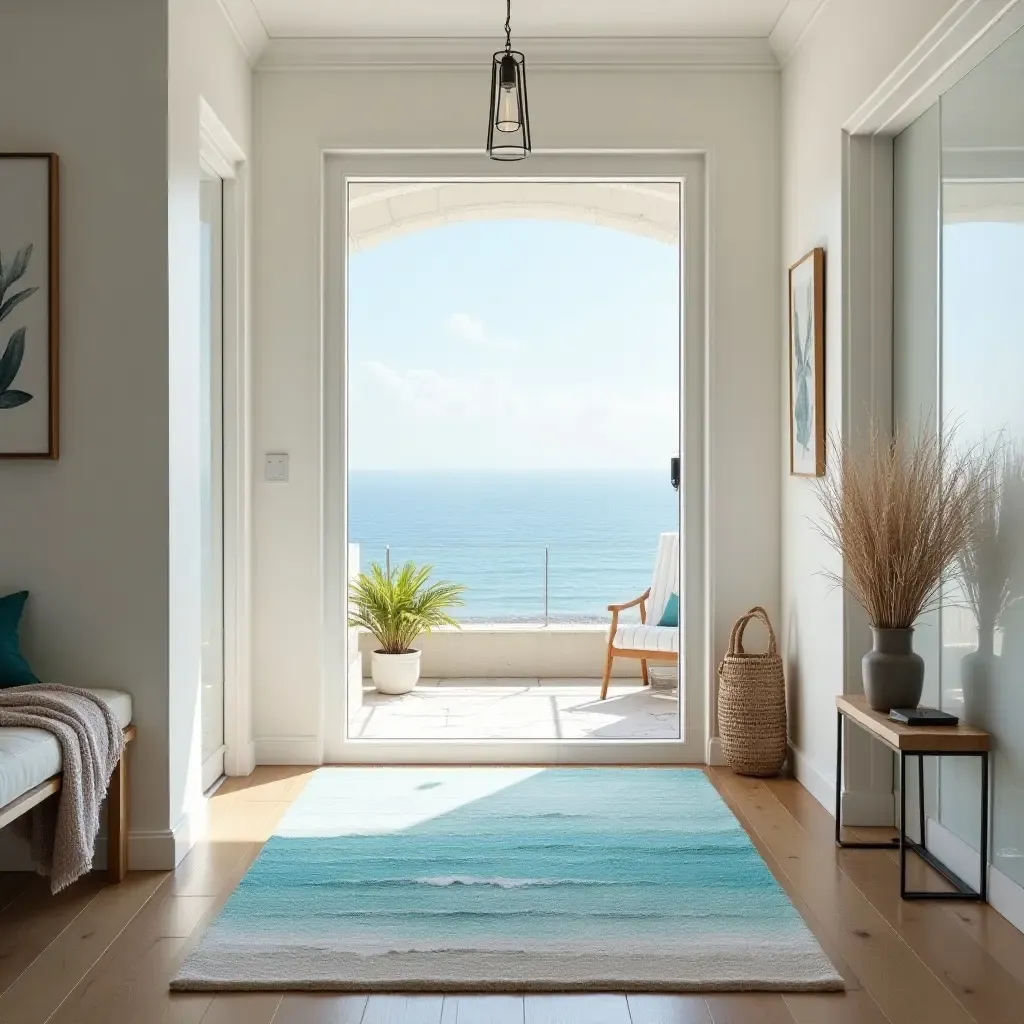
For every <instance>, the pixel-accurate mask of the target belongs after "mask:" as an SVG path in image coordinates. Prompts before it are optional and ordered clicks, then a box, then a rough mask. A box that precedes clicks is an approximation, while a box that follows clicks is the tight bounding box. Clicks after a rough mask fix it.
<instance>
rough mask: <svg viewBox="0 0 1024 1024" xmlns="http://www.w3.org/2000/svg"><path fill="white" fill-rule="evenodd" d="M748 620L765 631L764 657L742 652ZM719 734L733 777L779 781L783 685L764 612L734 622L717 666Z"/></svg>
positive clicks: (783, 742)
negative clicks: (748, 776)
mask: <svg viewBox="0 0 1024 1024" xmlns="http://www.w3.org/2000/svg"><path fill="white" fill-rule="evenodd" d="M751 619H759V620H760V621H761V622H763V623H764V624H765V626H767V627H768V638H769V639H768V651H767V653H766V654H747V652H746V651H744V650H743V631H744V630H745V629H746V628H747V623H748V622H750V620H751ZM718 731H719V735H720V736H721V740H722V752H723V753H724V755H725V761H726V764H728V765H729V767H730V768H732V770H733V771H734V772H736V773H737V774H738V775H756V776H759V777H762V778H763V777H766V776H769V775H778V774H779V771H780V770H781V768H782V765H783V764H784V763H785V760H786V753H787V745H786V683H785V680H784V679H783V675H782V658H780V657H779V650H778V645H777V644H776V642H775V630H774V629H772V624H771V622H770V621H769V620H768V613H767V612H766V611H765V610H764V609H763V608H760V607H758V608H751V609H750V611H749V612H747V614H746V615H744V616H743V617H742V618H740V619H738V620H737V622H736V625H735V626H733V627H732V636H730V637H729V652H728V653H727V654H726V656H725V658H724V659H723V661H722V664H721V665H719V666H718Z"/></svg>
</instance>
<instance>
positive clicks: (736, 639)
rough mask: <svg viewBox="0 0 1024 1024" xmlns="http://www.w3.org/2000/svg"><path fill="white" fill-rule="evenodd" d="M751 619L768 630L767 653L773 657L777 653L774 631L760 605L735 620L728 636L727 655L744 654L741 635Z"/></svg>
mask: <svg viewBox="0 0 1024 1024" xmlns="http://www.w3.org/2000/svg"><path fill="white" fill-rule="evenodd" d="M751 619H757V620H758V621H760V622H763V623H764V624H765V627H766V628H767V630H768V653H769V654H770V655H772V656H773V657H774V656H776V655H777V654H778V653H779V648H778V644H777V643H776V641H775V630H774V629H772V624H771V620H770V619H769V618H768V613H767V612H766V611H765V610H764V609H763V608H762V607H761V606H760V605H757V606H756V607H754V608H751V609H750V611H749V612H747V614H746V615H743V616H741V617H740V618H738V619H737V620H736V624H735V625H734V626H733V627H732V633H731V634H730V636H729V654H730V655H736V654H746V651H744V650H743V633H744V630H746V628H747V623H748V622H750V620H751Z"/></svg>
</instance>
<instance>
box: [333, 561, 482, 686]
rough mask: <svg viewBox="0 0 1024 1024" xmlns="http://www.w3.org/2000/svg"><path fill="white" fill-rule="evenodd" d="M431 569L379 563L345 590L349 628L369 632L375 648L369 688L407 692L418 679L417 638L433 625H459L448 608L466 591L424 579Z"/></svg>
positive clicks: (458, 600)
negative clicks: (384, 566)
mask: <svg viewBox="0 0 1024 1024" xmlns="http://www.w3.org/2000/svg"><path fill="white" fill-rule="evenodd" d="M433 570H434V567H433V566H431V565H423V566H417V565H416V564H415V563H413V562H406V563H405V565H403V566H402V567H401V568H398V569H389V570H385V569H383V568H382V567H381V566H380V565H379V564H378V563H377V562H374V563H373V564H372V565H371V566H370V571H369V572H368V573H366V572H361V573H360V574H359V575H358V576H357V577H356V578H355V579H354V580H353V581H352V585H351V587H350V589H349V609H350V611H349V625H350V626H356V627H359V628H362V629H365V630H368V631H369V632H370V633H372V634H373V637H374V639H375V640H376V641H377V644H378V645H379V646H378V647H377V649H375V650H374V652H373V655H372V659H371V674H372V676H373V685H374V686H376V687H377V689H378V690H379V691H380V692H381V693H388V694H401V693H409V692H410V691H411V690H412V689H413V688H414V687H415V686H416V683H417V682H418V681H419V678H420V655H421V653H422V652H421V651H418V650H414V649H413V646H412V645H413V644H414V643H415V642H416V639H417V637H419V636H421V635H422V634H424V633H427V634H429V633H430V631H431V630H432V629H434V628H436V627H437V626H454V627H455V628H456V629H458V628H459V624H458V622H456V621H455V619H453V618H452V617H451V615H449V614H448V609H450V608H455V607H458V606H460V605H462V604H463V600H462V595H463V593H464V592H465V589H466V588H465V587H463V586H461V585H459V584H457V583H446V582H440V583H433V584H430V585H429V586H428V584H427V581H428V580H429V578H430V574H431V573H432V572H433Z"/></svg>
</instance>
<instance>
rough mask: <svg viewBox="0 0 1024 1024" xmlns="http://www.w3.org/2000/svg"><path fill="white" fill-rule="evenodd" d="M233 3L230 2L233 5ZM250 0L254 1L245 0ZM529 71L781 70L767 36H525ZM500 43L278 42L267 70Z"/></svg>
mask: <svg viewBox="0 0 1024 1024" xmlns="http://www.w3.org/2000/svg"><path fill="white" fill-rule="evenodd" d="M226 2H227V0H226ZM245 2H246V3H248V2H250V0H245ZM516 46H517V47H518V48H519V49H521V50H522V51H523V52H524V53H525V54H526V59H527V65H528V66H529V67H538V66H547V67H585V66H595V67H632V68H676V67H703V68H721V69H730V70H749V71H777V70H778V67H779V64H778V61H777V60H776V58H775V54H774V53H773V52H772V48H771V46H770V45H769V43H768V40H767V39H696V38H685V39H684V38H671V37H669V38H660V39H656V38H647V37H630V38H623V37H618V38H550V37H549V38H539V37H538V38H532V39H530V38H525V39H524V38H518V39H516ZM499 48H500V46H499V43H498V41H496V40H495V39H493V38H486V39H479V38H477V39H470V38H447V39H430V38H423V37H417V38H397V37H392V38H367V37H350V38H346V39H271V40H270V41H269V43H268V44H267V46H266V48H265V49H264V50H263V54H262V56H261V57H260V59H259V62H258V67H259V69H260V70H267V71H285V70H299V69H303V68H305V69H317V68H321V69H322V68H339V67H395V66H403V65H407V66H420V67H422V66H449V67H452V66H454V67H458V66H473V67H475V66H477V65H480V64H481V63H483V64H486V63H487V61H488V59H489V58H490V56H491V54H492V53H494V51H495V50H496V49H499Z"/></svg>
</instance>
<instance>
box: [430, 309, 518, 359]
mask: <svg viewBox="0 0 1024 1024" xmlns="http://www.w3.org/2000/svg"><path fill="white" fill-rule="evenodd" d="M444 327H445V330H446V331H447V332H448V336H449V337H451V338H454V339H455V340H456V341H461V342H464V343H465V344H467V345H472V346H473V347H474V348H485V349H490V350H492V351H504V352H510V351H512V349H514V348H515V347H516V346H515V345H514V344H513V343H512V342H511V341H508V340H507V339H505V338H498V337H495V336H494V335H493V334H491V332H490V331H489V330H488V329H487V327H486V325H485V324H484V323H483V322H482V321H480V320H477V319H476V317H473V316H470V315H469V313H452V315H451V316H450V317H448V319H447V320H445V322H444Z"/></svg>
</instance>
